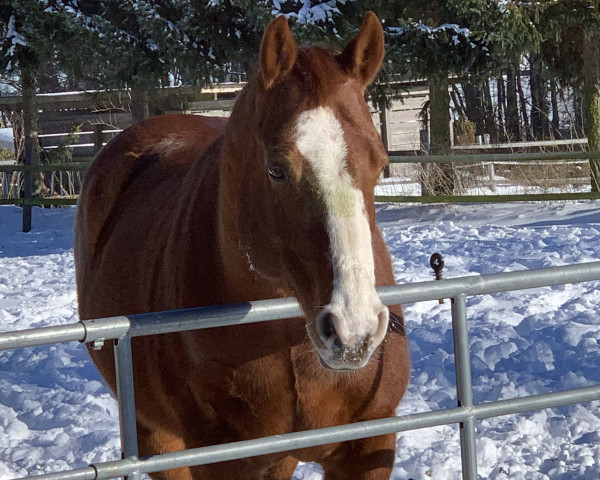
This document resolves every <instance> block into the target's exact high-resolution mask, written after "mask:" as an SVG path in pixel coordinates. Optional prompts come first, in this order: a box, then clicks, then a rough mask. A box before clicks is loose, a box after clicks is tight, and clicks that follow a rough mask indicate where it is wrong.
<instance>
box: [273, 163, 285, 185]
mask: <svg viewBox="0 0 600 480" xmlns="http://www.w3.org/2000/svg"><path fill="white" fill-rule="evenodd" d="M269 176H270V177H271V178H272V179H273V180H275V181H276V182H284V181H285V180H287V172H286V171H285V168H284V167H283V166H282V165H279V164H277V163H275V164H273V165H271V166H270V167H269Z"/></svg>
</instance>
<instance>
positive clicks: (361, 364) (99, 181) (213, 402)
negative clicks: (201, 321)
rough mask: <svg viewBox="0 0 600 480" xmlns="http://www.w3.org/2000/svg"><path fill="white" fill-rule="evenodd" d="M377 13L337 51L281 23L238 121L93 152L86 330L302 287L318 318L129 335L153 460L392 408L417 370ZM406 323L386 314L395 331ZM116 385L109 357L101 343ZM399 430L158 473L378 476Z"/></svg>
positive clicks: (80, 238)
mask: <svg viewBox="0 0 600 480" xmlns="http://www.w3.org/2000/svg"><path fill="white" fill-rule="evenodd" d="M383 45H384V41H383V32H382V28H381V25H380V23H379V21H378V19H377V17H376V16H375V15H374V14H372V13H368V14H367V15H366V17H365V20H364V23H363V25H362V28H361V30H360V32H359V33H358V35H357V36H356V38H355V39H354V40H352V41H351V42H350V43H349V44H348V45H347V46H346V48H345V49H344V50H343V51H342V52H341V53H340V52H335V51H332V50H329V49H326V48H317V47H306V48H297V47H296V44H295V41H294V38H293V36H292V33H291V31H290V29H289V27H288V24H287V21H286V19H285V18H284V17H279V18H277V19H275V20H274V21H273V22H272V23H271V24H270V25H269V26H268V28H267V30H266V32H265V34H264V38H263V41H262V46H261V51H260V66H259V71H258V74H257V75H256V77H255V78H254V80H253V81H251V82H250V83H249V84H248V85H247V86H246V87H245V89H244V90H243V91H242V92H241V94H240V96H239V99H238V101H237V102H236V105H235V108H234V109H233V112H232V114H231V117H230V119H229V121H225V120H222V119H217V118H206V117H200V116H186V115H165V116H161V117H156V118H152V119H150V120H147V121H144V122H142V123H139V124H137V125H134V126H132V127H131V128H129V129H127V130H125V131H124V132H122V133H121V134H120V135H118V136H117V137H116V138H114V139H113V140H112V141H111V142H110V143H109V144H108V145H106V147H105V148H104V149H103V150H102V151H101V152H100V153H99V154H98V156H97V158H96V159H95V161H94V162H93V164H92V166H91V167H90V169H89V172H88V174H87V176H86V179H85V185H84V189H83V192H82V193H81V196H80V200H79V208H78V212H77V221H76V233H75V258H76V270H77V288H78V296H79V313H80V316H81V318H82V319H91V318H97V317H107V316H114V315H126V314H133V313H141V312H151V311H160V310H170V309H179V308H188V307H196V306H203V305H215V304H224V303H235V302H245V301H250V300H257V299H267V298H273V297H287V296H296V297H297V299H298V301H299V303H300V304H301V306H302V309H303V312H304V317H303V318H297V319H293V320H283V321H277V322H264V323H257V324H250V325H243V326H235V327H222V328H216V329H207V330H197V331H193V332H181V333H172V334H165V335H158V336H148V337H137V338H134V339H133V340H132V349H133V361H134V382H135V393H136V410H137V419H138V438H139V445H140V455H149V454H155V453H163V452H168V451H174V450H182V449H186V448H193V447H200V446H205V445H212V444H217V443H224V442H233V441H238V440H246V439H251V438H257V437H262V436H267V435H275V434H282V433H286V432H292V431H299V430H306V429H311V428H319V427H327V426H333V425H339V424H343V423H348V422H354V421H361V420H369V419H376V418H382V417H388V416H392V415H394V413H395V408H396V406H397V405H398V402H399V401H400V399H401V397H402V395H403V393H404V391H405V389H406V384H407V379H408V371H409V359H408V347H407V340H406V337H405V335H404V327H403V320H402V311H401V308H400V306H394V307H390V309H389V310H388V308H387V307H385V306H384V305H383V304H382V303H381V301H380V299H379V296H378V295H377V292H376V290H375V286H376V285H390V284H393V283H394V277H393V274H392V266H391V262H390V257H389V254H388V252H387V249H386V246H385V244H384V241H383V239H382V236H381V233H380V232H379V230H378V229H377V226H376V225H375V207H374V187H375V185H376V183H377V181H378V177H379V175H380V172H381V170H382V168H383V166H384V165H385V164H386V162H387V156H386V152H385V150H384V148H383V145H382V143H381V140H380V138H379V135H378V133H377V131H376V130H375V128H374V126H373V123H372V121H371V116H370V113H369V110H368V108H367V105H366V103H365V100H364V93H365V88H366V86H367V85H368V84H369V83H370V82H371V81H372V80H373V78H374V76H375V75H376V73H377V71H378V69H379V66H380V64H381V61H382V57H383ZM390 318H391V321H390ZM90 354H91V356H92V358H93V360H94V362H95V363H96V365H97V366H98V368H99V370H100V372H101V373H102V375H103V376H104V378H105V379H106V381H107V382H108V384H109V385H110V386H111V388H112V389H113V390H114V389H115V375H114V361H113V352H112V350H111V347H105V348H103V349H102V350H100V351H90ZM394 452H395V437H394V435H387V436H382V437H377V438H368V439H364V440H357V441H352V442H346V443H338V444H332V445H326V446H323V447H315V448H310V449H304V450H298V451H294V452H291V453H281V454H272V455H266V456H262V457H256V458H251V459H246V460H239V461H232V462H225V463H221V464H216V465H205V466H199V467H194V468H180V469H174V470H171V471H168V472H161V473H157V474H153V475H152V478H153V479H162V480H167V479H168V480H184V479H185V480H189V479H203V480H217V479H219V480H234V479H235V480H251V479H252V480H258V479H262V480H284V479H289V478H290V477H291V476H292V473H293V471H294V468H295V467H296V464H297V462H298V460H304V461H316V462H319V463H320V464H321V465H322V466H323V468H324V471H325V477H326V479H327V480H336V479H339V480H349V479H354V480H357V479H358V480H367V479H369V480H383V479H387V478H389V476H390V474H391V471H392V466H393V462H394V456H395V455H394Z"/></svg>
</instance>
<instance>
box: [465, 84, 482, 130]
mask: <svg viewBox="0 0 600 480" xmlns="http://www.w3.org/2000/svg"><path fill="white" fill-rule="evenodd" d="M463 91H464V92H465V113H466V114H467V118H468V119H469V120H470V121H471V122H473V123H474V124H475V135H483V134H484V133H486V130H485V124H484V122H483V101H482V98H483V93H482V91H481V89H480V88H478V87H476V86H475V85H473V84H472V83H469V82H466V83H463Z"/></svg>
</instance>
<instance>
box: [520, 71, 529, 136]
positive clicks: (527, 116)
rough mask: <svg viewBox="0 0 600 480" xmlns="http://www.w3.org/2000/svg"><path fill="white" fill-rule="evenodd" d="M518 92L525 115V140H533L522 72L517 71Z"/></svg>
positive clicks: (522, 111)
mask: <svg viewBox="0 0 600 480" xmlns="http://www.w3.org/2000/svg"><path fill="white" fill-rule="evenodd" d="M517 91H518V92H519V104H520V105H521V113H522V115H523V127H524V129H525V138H526V139H527V140H531V138H532V135H531V128H530V122H529V115H527V99H526V97H525V93H524V92H523V84H522V83H521V72H520V71H519V70H517Z"/></svg>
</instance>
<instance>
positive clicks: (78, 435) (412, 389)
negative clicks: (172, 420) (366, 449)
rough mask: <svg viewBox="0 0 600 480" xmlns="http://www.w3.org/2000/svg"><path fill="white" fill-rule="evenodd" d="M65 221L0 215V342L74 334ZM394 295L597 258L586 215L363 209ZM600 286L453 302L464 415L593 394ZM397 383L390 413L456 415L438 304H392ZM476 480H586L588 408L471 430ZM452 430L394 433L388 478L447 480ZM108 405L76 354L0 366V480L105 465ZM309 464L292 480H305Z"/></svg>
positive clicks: (593, 471) (591, 469) (11, 355)
mask: <svg viewBox="0 0 600 480" xmlns="http://www.w3.org/2000/svg"><path fill="white" fill-rule="evenodd" d="M74 213H75V209H74V208H64V209H58V210H49V209H34V216H33V230H32V231H31V232H30V233H27V234H26V233H22V232H21V231H20V227H21V217H20V215H21V210H20V209H19V208H16V207H10V206H5V207H0V271H2V275H1V276H0V323H1V327H0V329H1V330H3V331H8V330H19V329H26V328H33V327H42V326H47V325H58V324H68V323H72V322H75V321H77V302H76V294H75V283H74V272H73V250H72V227H73V219H74ZM377 217H378V222H379V225H380V227H381V229H382V232H383V235H384V237H385V239H386V241H387V243H388V245H389V247H390V250H391V252H392V255H393V264H394V269H395V273H396V277H397V280H398V282H399V283H405V282H414V281H423V280H429V279H431V278H432V272H431V271H430V270H429V256H430V255H431V253H433V252H435V251H439V252H441V253H442V254H443V255H444V257H445V263H446V266H445V269H444V270H445V277H446V278H451V277H458V276H464V275H480V274H487V273H494V272H504V271H511V270H521V269H525V268H540V267H547V266H555V265H564V264H568V263H579V262H589V261H595V260H598V244H599V243H600V202H593V201H588V202H571V203H536V204H534V203H520V204H502V205H483V204H478V205H450V206H443V205H426V206H417V205H391V204H385V205H379V206H378V210H377ZM599 287H600V282H589V283H584V284H576V285H566V286H559V287H547V288H539V289H535V290H527V291H521V292H507V293H501V294H494V295H482V296H477V297H469V298H468V310H467V311H468V315H469V327H470V345H471V362H472V371H473V388H474V397H475V398H474V400H475V402H478V403H479V402H486V401H492V400H497V399H507V398H513V397H517V396H522V395H531V394H537V393H544V392H550V391H556V390H561V389H567V388H578V387H583V386H589V385H593V384H596V383H599V382H600V371H599V369H598V368H597V367H598V365H599V364H600V347H599V344H598V343H599V341H600V328H598V324H599V323H600V320H599V318H598V317H599V315H598V313H599V312H598V311H599V306H598V305H600V288H599ZM405 311H406V321H407V323H406V325H407V331H408V335H409V339H410V344H411V358H412V374H411V383H410V386H409V388H408V391H407V393H406V396H405V398H404V399H403V401H402V402H401V404H400V406H399V407H398V414H402V415H404V414H411V413H417V412H424V411H429V410H434V409H440V408H451V407H455V406H456V393H455V376H454V354H453V347H452V329H451V318H450V303H449V302H446V303H444V304H439V303H438V302H424V303H418V304H411V305H406V307H405ZM476 429H477V435H478V437H477V447H478V452H477V458H478V468H479V475H480V478H495V479H509V478H510V479H516V480H519V479H522V480H525V479H527V480H529V479H534V480H547V479H555V480H558V479H560V480H565V479H596V478H599V477H600V441H599V440H600V434H599V433H598V432H599V431H600V405H599V404H598V402H592V403H587V404H581V405H574V406H570V407H561V408H557V409H552V410H543V411H538V412H531V413H527V414H523V415H513V416H504V417H500V418H491V419H487V420H484V421H479V422H477V423H476ZM459 452H460V448H459V436H458V428H457V426H456V425H451V426H441V427H435V428H430V429H423V430H418V431H414V432H407V433H402V434H399V435H398V442H397V453H396V465H395V469H394V473H393V476H392V479H393V480H408V479H414V480H429V479H444V480H458V479H459V478H460V476H461V475H460V471H461V466H460V465H461V461H460V456H459ZM119 456H120V453H119V439H118V420H117V407H116V402H115V401H114V399H113V397H112V395H111V394H110V392H109V390H108V389H107V387H106V386H105V385H104V384H103V383H102V380H101V378H100V376H99V375H98V373H97V372H96V370H95V368H94V367H93V366H92V364H91V362H90V361H89V359H88V357H87V354H86V352H85V349H84V347H83V346H82V345H79V344H73V343H68V344H60V345H54V346H51V347H37V348H28V349H20V350H15V351H9V352H3V353H2V354H0V478H2V479H10V478H15V477H19V476H23V475H33V474H39V473H45V472H56V471H61V470H65V469H67V468H73V467H83V466H86V465H88V464H89V463H94V462H101V461H108V460H114V459H118V458H119ZM321 478H322V474H321V471H320V469H319V467H318V466H316V465H314V464H304V465H301V466H300V467H299V468H298V469H297V471H296V474H295V477H294V479H295V480H320V479H321Z"/></svg>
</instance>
